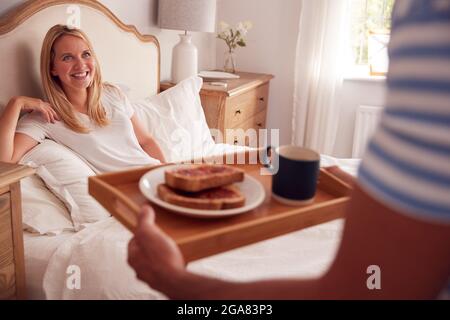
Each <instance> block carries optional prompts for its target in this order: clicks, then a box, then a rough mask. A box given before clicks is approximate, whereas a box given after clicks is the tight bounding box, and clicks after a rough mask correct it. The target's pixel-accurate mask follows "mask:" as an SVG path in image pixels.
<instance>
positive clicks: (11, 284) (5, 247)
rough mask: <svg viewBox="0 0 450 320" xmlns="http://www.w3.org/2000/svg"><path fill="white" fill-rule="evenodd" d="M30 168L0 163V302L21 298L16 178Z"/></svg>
mask: <svg viewBox="0 0 450 320" xmlns="http://www.w3.org/2000/svg"><path fill="white" fill-rule="evenodd" d="M33 173H34V169H32V168H30V167H27V166H22V165H18V164H11V163H3V162H0V299H2V300H3V299H25V297H26V294H25V262H24V249H23V235H22V209H21V208H22V205H21V195H20V179H22V178H24V177H27V176H29V175H32V174H33Z"/></svg>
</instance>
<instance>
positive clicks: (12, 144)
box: [0, 97, 58, 163]
mask: <svg viewBox="0 0 450 320" xmlns="http://www.w3.org/2000/svg"><path fill="white" fill-rule="evenodd" d="M21 111H28V112H31V111H38V112H40V113H41V114H42V115H43V116H44V118H45V119H46V120H47V121H48V122H55V120H58V116H57V114H56V112H55V111H54V110H53V109H52V108H51V107H50V105H49V104H48V103H45V102H43V101H42V100H40V99H35V98H29V97H13V98H12V99H11V100H10V101H9V102H8V104H7V105H6V107H5V110H4V111H3V113H2V115H1V116H0V161H2V162H12V163H17V162H18V161H19V160H20V158H22V156H23V155H24V154H25V153H26V152H27V151H28V150H30V149H31V148H33V147H34V146H35V145H36V144H37V143H38V142H37V141H36V140H34V139H32V138H31V137H29V136H27V135H25V134H21V133H16V132H15V131H16V127H17V122H18V120H19V116H20V112H21Z"/></svg>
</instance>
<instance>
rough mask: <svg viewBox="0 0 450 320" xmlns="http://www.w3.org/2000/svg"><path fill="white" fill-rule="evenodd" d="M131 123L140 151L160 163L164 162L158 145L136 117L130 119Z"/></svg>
mask: <svg viewBox="0 0 450 320" xmlns="http://www.w3.org/2000/svg"><path fill="white" fill-rule="evenodd" d="M131 123H132V124H133V129H134V134H135V135H136V138H137V139H138V141H139V144H140V146H141V147H142V149H143V150H144V151H145V152H146V153H147V154H148V155H149V156H150V157H152V158H155V159H158V160H159V161H161V162H166V160H165V158H164V155H163V153H162V151H161V148H160V147H159V145H158V143H157V142H156V141H155V140H154V139H153V137H152V136H151V135H150V133H148V132H147V130H146V129H145V128H144V126H143V125H142V124H141V122H140V121H139V119H138V117H137V116H136V115H133V116H132V117H131Z"/></svg>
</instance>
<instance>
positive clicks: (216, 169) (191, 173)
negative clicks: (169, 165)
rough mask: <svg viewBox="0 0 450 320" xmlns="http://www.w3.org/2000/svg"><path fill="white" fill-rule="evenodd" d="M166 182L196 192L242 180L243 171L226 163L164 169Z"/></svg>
mask: <svg viewBox="0 0 450 320" xmlns="http://www.w3.org/2000/svg"><path fill="white" fill-rule="evenodd" d="M164 178H165V181H166V184H167V185H168V186H169V187H171V188H173V189H177V190H182V191H187V192H198V191H202V190H206V189H210V188H217V187H221V186H225V185H228V184H231V183H234V182H240V181H243V180H244V171H243V170H241V169H237V168H233V167H230V166H226V165H217V164H200V165H192V166H189V167H187V168H186V167H185V168H181V169H175V170H166V172H165V176H164Z"/></svg>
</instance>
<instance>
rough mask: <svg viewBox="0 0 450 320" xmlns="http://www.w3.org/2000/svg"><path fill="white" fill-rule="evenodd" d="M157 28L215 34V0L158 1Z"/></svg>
mask: <svg viewBox="0 0 450 320" xmlns="http://www.w3.org/2000/svg"><path fill="white" fill-rule="evenodd" d="M158 20H159V27H160V28H164V29H173V30H186V31H201V32H215V24H216V0H159V8H158Z"/></svg>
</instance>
